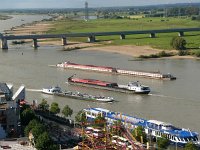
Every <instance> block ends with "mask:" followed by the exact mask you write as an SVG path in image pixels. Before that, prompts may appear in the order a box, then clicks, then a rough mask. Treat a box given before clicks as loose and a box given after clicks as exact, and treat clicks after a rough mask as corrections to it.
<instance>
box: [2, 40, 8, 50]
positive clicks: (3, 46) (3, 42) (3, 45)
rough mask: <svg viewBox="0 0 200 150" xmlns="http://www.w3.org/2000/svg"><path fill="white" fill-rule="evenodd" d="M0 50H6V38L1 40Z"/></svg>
mask: <svg viewBox="0 0 200 150" xmlns="http://www.w3.org/2000/svg"><path fill="white" fill-rule="evenodd" d="M1 49H4V50H5V49H8V42H7V39H6V38H1Z"/></svg>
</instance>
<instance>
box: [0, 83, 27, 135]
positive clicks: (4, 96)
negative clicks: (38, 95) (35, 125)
mask: <svg viewBox="0 0 200 150" xmlns="http://www.w3.org/2000/svg"><path fill="white" fill-rule="evenodd" d="M13 98H15V99H13ZM22 99H25V87H24V86H21V87H20V88H19V89H18V90H17V92H16V93H15V95H14V96H13V86H12V85H8V84H6V83H0V139H4V138H6V137H16V136H18V135H19V132H20V126H19V125H20V117H19V105H18V103H17V102H18V100H22Z"/></svg>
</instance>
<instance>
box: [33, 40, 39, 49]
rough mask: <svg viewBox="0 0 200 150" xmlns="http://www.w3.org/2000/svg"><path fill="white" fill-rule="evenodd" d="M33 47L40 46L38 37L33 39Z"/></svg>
mask: <svg viewBox="0 0 200 150" xmlns="http://www.w3.org/2000/svg"><path fill="white" fill-rule="evenodd" d="M33 47H34V48H38V47H39V46H38V41H37V39H33Z"/></svg>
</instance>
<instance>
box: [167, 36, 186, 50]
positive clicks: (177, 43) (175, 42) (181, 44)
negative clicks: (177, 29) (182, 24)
mask: <svg viewBox="0 0 200 150" xmlns="http://www.w3.org/2000/svg"><path fill="white" fill-rule="evenodd" d="M170 45H171V46H172V47H173V48H175V49H176V50H185V49H186V47H185V45H186V40H185V39H184V38H182V37H173V38H172V40H171V43H170Z"/></svg>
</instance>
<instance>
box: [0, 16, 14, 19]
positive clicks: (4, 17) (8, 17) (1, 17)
mask: <svg viewBox="0 0 200 150" xmlns="http://www.w3.org/2000/svg"><path fill="white" fill-rule="evenodd" d="M11 18H12V16H7V15H0V20H7V19H11Z"/></svg>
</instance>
